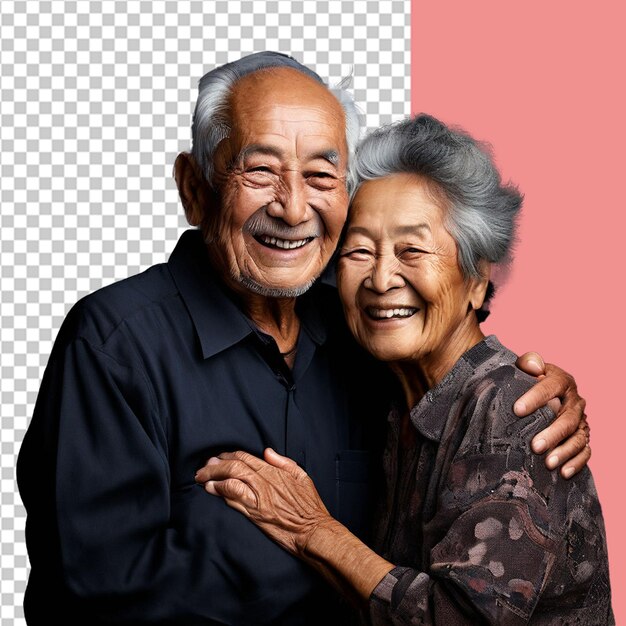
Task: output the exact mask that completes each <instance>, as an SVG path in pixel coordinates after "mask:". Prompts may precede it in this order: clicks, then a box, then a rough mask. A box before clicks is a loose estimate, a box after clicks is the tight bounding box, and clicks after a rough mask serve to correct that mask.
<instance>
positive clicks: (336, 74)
mask: <svg viewBox="0 0 626 626" xmlns="http://www.w3.org/2000/svg"><path fill="white" fill-rule="evenodd" d="M409 9H410V2H409V0H377V1H358V0H354V1H331V2H316V1H300V2H298V1H295V2H291V1H282V0H281V1H278V2H271V1H260V0H254V2H253V1H236V0H229V1H228V2H206V1H205V2H189V1H184V0H178V1H167V2H163V1H161V2H159V1H144V2H121V1H115V2H114V1H103V2H93V1H92V2H89V1H86V0H84V1H78V2H72V1H67V2H66V1H62V0H55V1H52V2H45V1H43V2H39V1H27V2H24V1H22V2H12V1H10V0H2V2H0V42H1V43H0V46H1V47H0V64H1V68H0V70H1V71H0V116H1V119H0V133H1V138H0V142H1V144H0V174H1V176H0V193H1V195H0V201H1V205H0V206H1V214H2V215H1V246H2V247H1V250H0V254H1V258H0V272H1V274H0V276H1V279H2V298H1V302H0V307H1V308H0V315H1V324H0V332H1V351H0V358H1V376H0V385H1V387H0V393H1V396H2V415H1V418H2V431H1V432H2V442H1V445H2V465H1V480H2V500H1V504H0V509H1V510H0V513H1V519H2V522H1V530H0V532H1V539H2V549H1V554H0V559H1V565H0V569H1V574H2V576H1V578H2V582H1V589H0V607H1V609H0V611H1V612H0V620H1V622H2V624H7V625H8V624H24V619H23V612H22V606H21V604H22V597H23V593H24V589H25V587H26V580H27V577H28V559H27V554H26V548H25V544H24V522H25V512H24V509H23V507H22V505H21V502H20V499H19V496H18V494H17V489H16V484H15V470H14V467H15V460H16V457H17V452H18V449H19V445H20V442H21V440H22V437H23V435H24V432H25V430H26V427H27V425H28V421H29V419H30V416H31V414H32V409H33V405H34V402H35V399H36V396H37V390H38V387H39V381H40V380H41V376H42V374H43V368H44V367H45V364H46V362H47V359H48V355H49V354H50V350H51V348H52V342H53V340H54V337H55V335H56V333H57V331H58V329H59V326H60V324H61V322H62V320H63V318H64V316H65V314H66V312H67V310H68V308H69V307H70V306H71V305H72V304H73V303H74V302H76V300H78V299H79V298H80V297H82V296H84V295H85V294H87V293H89V292H91V291H93V290H95V289H98V288H99V287H101V286H103V285H106V284H109V283H111V282H113V281H115V280H118V279H121V278H124V277H126V276H129V275H131V274H135V273H137V272H139V271H141V270H144V269H145V268H147V267H148V266H150V265H152V264H154V263H159V262H162V261H165V260H166V259H167V255H168V253H169V251H171V249H172V248H173V246H174V244H175V242H176V240H177V238H178V235H179V234H180V232H181V231H182V230H183V229H184V228H185V226H186V225H185V222H184V220H183V219H182V213H181V209H180V206H179V203H178V196H177V192H176V188H175V186H174V184H173V181H172V177H171V170H172V164H173V162H174V158H175V156H176V155H177V154H178V152H180V151H181V150H187V149H188V148H189V146H190V124H191V112H192V110H193V104H194V101H195V95H196V86H197V81H198V79H199V78H200V77H201V76H202V75H203V74H204V73H205V72H206V71H208V70H209V69H211V68H212V67H214V66H215V65H216V64H222V63H225V62H227V61H230V60H233V59H236V58H238V57H239V56H241V55H242V54H246V53H250V52H256V51H260V50H266V49H269V50H279V51H282V52H289V53H291V54H292V55H293V56H295V57H296V58H297V59H299V60H300V61H302V62H303V63H305V64H308V65H310V66H312V67H313V68H314V69H316V70H317V72H318V73H319V74H320V75H321V76H322V77H324V78H327V79H329V80H330V82H331V84H332V83H337V82H339V81H340V80H341V78H342V77H344V76H346V75H347V74H350V73H352V74H353V93H354V96H355V99H356V101H357V102H358V103H359V105H360V107H361V110H362V112H363V114H364V119H365V125H366V126H367V127H369V128H371V127H375V126H378V125H380V124H382V123H386V122H389V121H392V120H395V119H399V118H401V117H402V116H403V115H406V114H408V113H409V30H410V27H409ZM41 469H42V471H47V468H41Z"/></svg>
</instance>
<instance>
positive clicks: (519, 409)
mask: <svg viewBox="0 0 626 626" xmlns="http://www.w3.org/2000/svg"><path fill="white" fill-rule="evenodd" d="M515 412H516V413H526V403H525V402H522V401H521V400H518V401H517V402H516V403H515Z"/></svg>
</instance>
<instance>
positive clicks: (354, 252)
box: [341, 248, 372, 260]
mask: <svg viewBox="0 0 626 626" xmlns="http://www.w3.org/2000/svg"><path fill="white" fill-rule="evenodd" d="M371 255H372V253H371V252H370V251H369V250H368V249H367V248H352V249H351V250H345V252H342V253H341V256H343V257H347V258H349V259H357V260H358V259H366V258H369V257H370V256H371Z"/></svg>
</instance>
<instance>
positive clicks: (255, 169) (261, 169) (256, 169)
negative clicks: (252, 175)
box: [248, 165, 272, 174]
mask: <svg viewBox="0 0 626 626" xmlns="http://www.w3.org/2000/svg"><path fill="white" fill-rule="evenodd" d="M248 172H265V173H268V174H271V173H272V170H271V169H270V168H269V167H267V165H258V166H257V167H250V168H248Z"/></svg>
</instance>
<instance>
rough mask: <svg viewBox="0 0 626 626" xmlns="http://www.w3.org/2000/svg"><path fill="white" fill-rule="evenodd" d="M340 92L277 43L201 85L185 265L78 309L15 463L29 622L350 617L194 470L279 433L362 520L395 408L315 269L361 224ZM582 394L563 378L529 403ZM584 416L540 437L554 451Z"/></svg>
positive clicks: (348, 110)
mask: <svg viewBox="0 0 626 626" xmlns="http://www.w3.org/2000/svg"><path fill="white" fill-rule="evenodd" d="M341 99H342V102H340V101H339V100H338V99H337V98H336V97H335V96H334V95H333V94H332V93H331V92H330V91H328V89H327V88H326V87H325V86H324V84H323V82H322V81H321V80H320V79H319V77H318V76H317V75H316V74H314V73H313V72H311V71H310V70H308V69H307V68H305V67H303V66H302V65H300V64H298V63H297V62H295V61H294V60H293V59H290V58H289V57H285V56H283V55H279V54H275V53H261V54H257V55H252V56H249V57H246V58H243V59H241V60H240V61H238V62H236V63H231V64H228V65H226V66H224V67H221V68H218V69H217V70H214V71H213V72H210V73H209V74H207V75H206V76H205V77H204V78H203V79H202V81H201V82H200V94H199V98H198V103H197V106H196V111H195V115H194V126H193V135H194V136H193V154H181V155H180V156H179V157H178V159H177V161H176V166H175V177H176V181H177V184H178V188H179V191H180V196H181V200H182V202H183V205H184V207H185V211H186V214H187V218H188V220H189V222H190V224H192V225H194V226H198V227H199V228H198V229H196V230H192V231H188V232H186V233H184V234H183V236H182V237H181V239H180V241H179V242H178V245H177V246H176V248H175V249H174V251H173V253H172V255H171V257H170V260H169V262H168V263H166V264H161V265H157V266H155V267H152V268H150V269H149V270H147V271H146V272H144V273H142V274H140V275H138V276H135V277H132V278H130V279H127V280H125V281H122V282H119V283H116V284H114V285H111V286H109V287H107V288H105V289H102V290H100V291H98V292H96V293H94V294H92V295H91V296H88V297H87V298H85V299H83V300H82V301H81V302H79V303H78V304H77V305H76V306H75V307H74V308H73V309H72V311H71V312H70V314H69V315H68V317H67V319H66V321H65V323H64V324H63V327H62V329H61V331H60V333H59V337H58V338H57V341H56V343H55V347H54V350H53V353H52V356H51V359H50V363H49V365H48V368H47V370H46V374H45V376H44V380H43V383H42V388H41V392H40V394H39V398H38V401H37V406H36V409H35V414H34V416H33V420H32V423H31V426H30V428H29V430H28V433H27V435H26V438H25V440H24V444H23V447H22V450H21V453H20V458H19V464H18V479H19V486H20V491H21V494H22V496H23V499H24V503H25V505H26V508H27V511H28V523H27V541H28V546H29V554H30V557H31V564H32V571H31V576H30V580H29V585H28V589H27V593H26V600H25V610H26V616H27V621H28V623H29V624H46V625H50V624H64V625H67V624H81V626H82V625H89V626H93V625H98V624H185V625H191V624H265V623H273V624H285V625H287V624H289V625H292V624H305V623H311V624H319V623H344V621H343V620H344V618H343V617H342V616H341V611H342V610H343V608H345V607H341V606H340V605H339V604H338V601H337V600H336V599H335V597H334V596H333V595H331V592H330V591H329V590H327V589H326V588H325V587H324V586H323V583H321V581H319V580H317V579H316V578H315V576H314V575H313V574H311V573H309V572H308V571H307V570H306V569H305V568H304V566H303V565H302V564H301V563H299V562H298V561H296V560H295V559H293V558H292V557H290V556H289V555H288V554H287V553H286V552H283V551H282V550H281V549H280V548H278V547H277V546H276V545H274V544H273V543H272V542H271V541H270V540H269V539H266V538H265V536H263V535H262V534H261V532H260V531H259V530H258V529H256V528H255V527H254V526H252V525H251V524H249V523H248V522H247V520H245V518H243V517H241V516H240V515H238V514H237V513H236V512H234V511H232V510H231V509H229V508H228V507H227V506H225V505H224V503H223V502H221V501H219V500H217V499H214V498H209V497H207V496H206V494H205V493H204V491H203V490H202V488H201V487H198V486H196V485H195V483H194V474H195V471H196V470H197V469H198V468H199V467H201V466H202V465H203V464H204V462H205V461H206V459H207V458H208V457H210V456H211V455H213V454H215V453H219V452H222V451H223V450H228V449H230V450H234V449H247V450H249V451H251V452H253V453H255V454H260V453H261V452H262V450H263V449H264V448H265V447H267V446H271V447H273V448H274V449H276V450H277V451H278V452H281V453H283V454H286V455H288V456H290V457H292V458H294V459H296V460H297V461H298V462H299V463H300V464H301V465H302V466H303V467H304V468H306V471H307V472H308V473H309V474H310V475H311V476H312V477H313V479H314V481H315V483H316V485H317V486H318V488H319V492H320V494H321V496H322V498H323V499H324V502H325V503H326V505H327V507H328V509H329V510H330V512H331V513H332V514H333V515H334V516H335V517H337V518H338V519H340V520H341V521H342V522H343V523H344V524H346V525H347V526H348V527H349V528H351V529H352V530H354V531H355V532H357V533H363V532H364V531H365V526H366V524H365V521H366V520H367V511H368V505H369V502H368V499H369V498H368V496H370V495H371V494H375V490H374V489H373V488H370V486H371V485H372V482H371V479H372V476H371V475H370V474H371V472H370V469H371V467H372V462H371V456H372V455H375V454H376V450H377V445H378V443H379V442H380V438H379V436H378V433H379V430H378V426H377V424H381V422H382V421H384V419H383V420H381V416H382V415H384V407H383V406H381V401H380V399H379V398H377V397H372V396H371V395H370V390H371V389H374V388H376V389H380V388H381V386H382V384H383V382H382V381H383V379H384V376H385V373H384V372H383V371H381V370H379V369H378V368H377V366H376V364H374V363H372V362H371V361H370V360H369V359H368V358H366V357H365V356H364V355H363V354H362V353H360V352H358V351H357V349H356V348H355V346H354V345H353V343H352V341H351V340H350V339H349V338H348V337H347V334H346V332H345V330H344V327H343V324H342V321H341V316H340V310H339V308H338V304H337V300H336V294H335V292H334V289H333V287H332V286H331V285H329V284H326V282H325V281H324V280H317V279H318V278H319V277H320V275H321V273H322V271H323V270H324V268H325V266H326V264H327V263H328V262H329V260H330V259H331V256H332V254H333V251H334V249H335V246H336V244H337V241H338V239H339V236H340V233H341V230H342V226H343V223H344V220H345V217H346V211H347V204H348V189H347V182H348V181H347V177H348V158H349V154H350V153H351V151H352V150H353V148H354V143H355V141H356V137H357V134H358V125H357V124H356V121H355V120H356V113H355V110H354V107H353V105H352V104H351V102H350V101H348V100H345V99H343V97H342V98H341ZM313 283H315V285H314V286H313V287H312V288H311V286H312V285H313ZM309 288H311V289H309ZM305 292H306V293H305ZM374 380H375V386H374V383H373V381H374ZM568 386H570V387H571V379H569V377H568V376H567V375H565V374H563V373H562V372H560V370H555V372H554V374H553V375H552V376H548V377H547V378H546V379H545V380H544V381H543V383H542V384H540V385H539V386H537V387H536V388H535V390H534V392H535V393H534V397H530V398H526V400H527V405H528V407H527V408H528V410H531V409H533V408H534V405H536V404H537V403H539V404H541V403H542V402H543V401H544V399H545V398H546V397H549V396H550V393H552V391H554V392H555V395H563V394H564V393H565V392H566V388H567V387H568ZM569 395H570V400H569V404H570V407H571V406H572V405H573V406H574V407H580V406H581V404H582V402H581V401H580V399H579V398H578V397H577V395H576V394H575V392H574V391H571V392H570V394H569ZM380 396H381V397H382V396H384V394H380ZM573 414H574V418H575V419H574V418H573V417H572V415H573ZM580 414H581V409H580V408H578V409H577V413H576V411H573V412H572V411H571V410H570V411H569V417H568V415H565V416H563V417H562V418H561V419H560V420H559V421H558V422H557V423H556V424H555V425H553V426H552V427H551V429H549V430H548V431H546V432H544V433H543V434H541V435H540V437H541V439H543V440H544V441H543V444H544V447H546V448H547V447H552V445H553V444H554V442H555V441H558V439H559V438H560V436H561V434H562V431H569V432H571V431H572V430H575V429H576V427H577V425H578V420H579V417H580ZM580 439H584V431H583V430H581V429H579V430H578V435H577V436H575V437H574V438H573V439H572V440H570V442H569V443H567V444H565V446H564V447H562V448H561V449H560V457H561V459H564V458H565V457H572V456H574V454H576V453H577V454H578V456H577V457H576V458H575V459H574V460H573V461H571V462H570V465H572V466H573V467H578V466H580V465H581V464H582V463H584V462H585V460H586V455H587V452H585V451H582V452H581V450H582V448H583V446H584V442H582V443H579V442H578V440H580ZM345 619H347V618H345Z"/></svg>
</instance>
